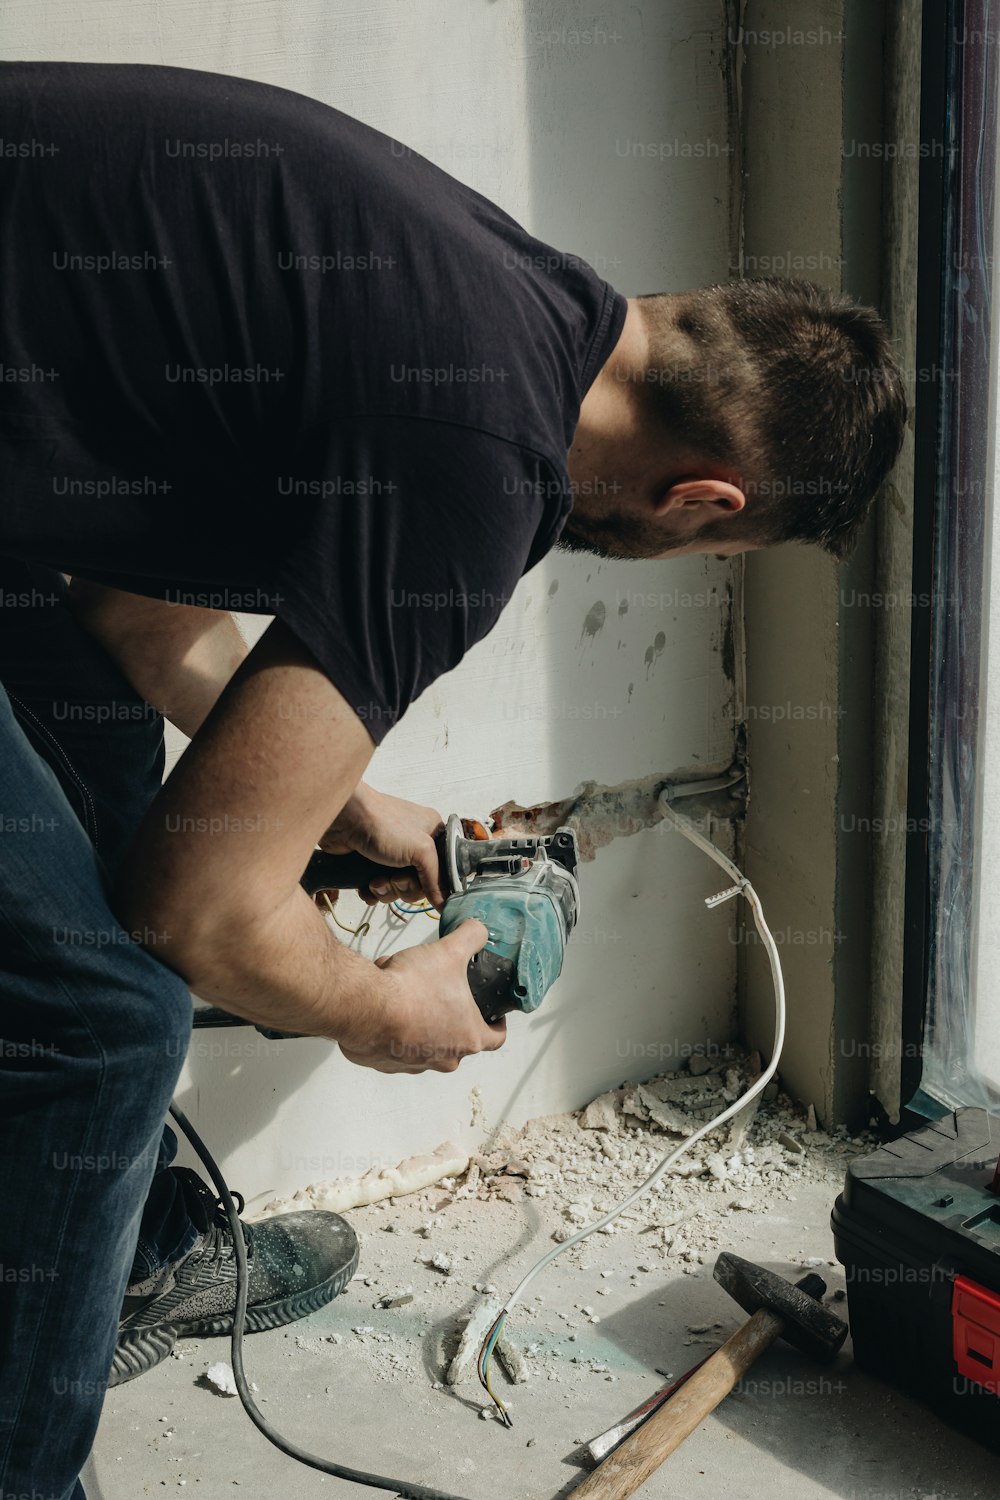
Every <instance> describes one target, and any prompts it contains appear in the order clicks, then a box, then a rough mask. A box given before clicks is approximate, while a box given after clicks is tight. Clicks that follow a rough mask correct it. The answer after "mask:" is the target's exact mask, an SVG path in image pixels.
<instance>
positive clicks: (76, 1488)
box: [0, 559, 197, 1500]
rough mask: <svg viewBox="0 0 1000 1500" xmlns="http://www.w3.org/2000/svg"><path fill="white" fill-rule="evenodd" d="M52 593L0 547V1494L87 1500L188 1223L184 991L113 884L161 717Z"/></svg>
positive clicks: (150, 787) (158, 758)
mask: <svg viewBox="0 0 1000 1500" xmlns="http://www.w3.org/2000/svg"><path fill="white" fill-rule="evenodd" d="M64 592H65V591H64V587H63V583H62V579H61V577H60V575H59V574H57V573H54V572H52V571H51V570H49V569H46V568H40V567H36V566H34V565H27V564H23V563H19V562H12V561H10V560H9V559H0V684H2V687H0V1500H8V1497H9V1496H11V1495H15V1496H18V1495H20V1494H22V1493H24V1494H27V1495H30V1496H31V1497H32V1500H84V1491H83V1487H82V1485H81V1484H80V1481H79V1473H80V1469H81V1468H82V1467H83V1464H84V1462H85V1461H86V1458H87V1455H88V1453H89V1451H90V1447H91V1444H92V1441H93V1437H94V1433H95V1432H96V1429H97V1424H98V1419H99V1417H100V1413H101V1407H102V1405H103V1401H104V1394H105V1390H106V1386H107V1377H108V1372H109V1371H110V1368H111V1361H112V1356H113V1353H114V1346H115V1337H116V1333H117V1325H118V1317H119V1313H120V1311H121V1304H122V1298H123V1296H124V1293H125V1288H126V1285H127V1284H128V1282H129V1281H130V1280H134V1279H137V1278H140V1277H142V1276H144V1275H147V1274H149V1272H150V1271H152V1270H153V1269H155V1268H156V1267H158V1266H160V1265H163V1264H166V1263H167V1262H169V1261H170V1260H173V1259H176V1258H177V1257H178V1256H179V1255H180V1254H183V1253H184V1251H185V1250H186V1249H188V1248H190V1246H191V1245H192V1244H193V1243H194V1241H195V1239H196V1237H197V1231H196V1230H195V1228H194V1226H193V1224H192V1223H191V1220H190V1217H189V1215H188V1212H187V1208H186V1206H185V1202H184V1198H183V1195H182V1194H181V1192H180V1189H179V1185H178V1183H177V1179H176V1178H175V1177H174V1175H173V1174H172V1173H171V1171H170V1170H169V1163H170V1161H171V1160H172V1159H173V1155H174V1151H175V1150H176V1144H177V1143H176V1138H175V1136H174V1135H173V1132H172V1131H170V1130H169V1129H168V1128H167V1127H165V1125H164V1116H165V1115H166V1111H167V1106H168V1104H169V1102H170V1099H171V1096H172V1094H173V1090H174V1086H175V1084H176V1082H177V1077H178V1075H179V1073H180V1070H181V1067H182V1065H183V1061H184V1057H185V1053H186V1050H187V1045H188V1040H189V1038H190V1033H191V997H190V994H189V992H188V989H187V986H186V985H185V984H184V983H183V981H182V980H181V979H180V978H179V977H178V976H177V975H176V974H175V973H173V972H172V971H171V970H170V969H168V968H167V967H166V966H165V965H163V964H161V963H159V962H158V961H157V959H156V958H154V957H152V956H151V954H150V953H149V952H147V951H146V948H145V947H142V946H140V944H139V942H138V941H136V940H134V936H135V935H130V934H128V933H126V932H125V931H124V930H123V929H122V927H121V925H120V924H119V923H118V922H117V921H116V920H115V917H114V916H113V914H112V912H111V911H110V909H109V907H108V904H107V891H108V880H109V876H110V874H111V872H112V871H113V870H114V867H115V863H116V860H117V859H118V857H119V856H120V855H121V853H122V852H123V850H124V848H125V846H126V844H127V842H128V840H129V838H130V836H131V834H132V832H133V830H134V828H135V826H136V825H137V823H138V821H139V820H140V818H141V817H142V816H143V813H144V812H145V810H146V808H147V806H148V805H149V802H150V801H151V799H152V798H153V796H155V794H156V791H157V788H158V787H159V785H160V779H161V776H162V769H163V742H162V730H163V725H162V720H161V719H160V717H159V715H157V714H155V713H154V712H153V711H152V710H150V709H149V708H148V706H147V705H145V704H144V703H143V702H142V700H141V699H139V698H138V697H137V695H136V694H135V693H134V692H133V691H132V689H131V688H130V687H129V685H128V684H127V683H126V682H125V680H124V678H123V677H122V676H121V674H120V673H119V672H118V669H117V668H116V667H115V665H114V663H113V662H111V660H110V659H109V658H108V657H107V655H106V654H105V653H104V652H103V651H101V650H100V648H99V647H98V646H97V645H96V643H95V642H94V641H93V640H92V639H91V638H90V637H89V636H87V635H85V634H84V632H82V631H81V630H80V629H79V628H78V627H77V625H76V623H75V621H74V620H73V618H72V616H71V615H70V614H69V612H68V610H67V609H66V606H65V602H64ZM140 936H141V937H142V941H143V942H146V943H149V942H150V940H151V941H152V946H153V949H154V951H155V935H153V936H152V939H151V938H150V935H149V934H142V935H140Z"/></svg>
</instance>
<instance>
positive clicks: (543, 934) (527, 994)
mask: <svg viewBox="0 0 1000 1500" xmlns="http://www.w3.org/2000/svg"><path fill="white" fill-rule="evenodd" d="M478 827H479V825H478V824H475V823H473V822H472V821H471V820H470V821H468V822H467V823H464V824H463V821H462V819H461V818H459V817H458V815H457V814H455V813H453V814H452V815H451V817H450V818H449V819H448V821H447V823H446V825H445V827H444V829H443V830H442V832H441V833H440V834H439V836H438V839H437V846H438V853H439V856H440V860H441V881H442V888H443V890H444V891H445V892H446V893H447V894H446V900H445V903H444V909H443V911H442V912H441V922H440V924H439V928H438V931H439V934H440V935H441V936H442V937H443V936H444V935H445V933H448V932H451V931H452V930H453V929H454V928H455V927H457V926H458V924H459V923H460V922H465V921H467V920H468V919H469V918H470V917H476V918H478V920H479V921H480V922H482V923H483V925H484V926H485V927H486V930H487V931H488V933H489V938H488V939H487V941H486V946H485V947H484V948H482V949H481V950H480V952H479V953H476V954H474V955H473V957H472V959H471V960H470V961H469V988H470V989H471V991H472V994H473V998H474V999H475V1002H476V1004H477V1005H478V1006H479V1009H480V1011H481V1012H482V1014H483V1018H484V1019H485V1020H486V1021H491V1022H492V1021H498V1020H499V1019H500V1017H501V1016H505V1015H507V1014H508V1013H509V1012H510V1011H514V1010H520V1011H524V1012H530V1011H534V1010H537V1009H538V1007H539V1005H541V1003H542V1000H543V999H544V997H545V995H546V994H547V992H548V991H549V989H551V987H552V985H553V984H554V983H555V981H556V980H557V979H558V978H559V975H560V973H561V972H562V966H563V958H564V956H565V953H566V944H567V942H568V941H569V935H570V933H571V932H572V931H573V928H574V927H575V926H576V923H577V919H578V917H579V913H580V888H579V885H578V883H577V878H576V866H577V845H576V834H575V833H574V832H573V830H572V829H571V828H557V829H556V831H555V833H551V834H521V835H516V836H511V837H508V836H507V835H504V834H501V835H498V836H497V837H496V838H492V837H490V836H489V835H486V836H485V837H483V836H482V835H480V836H479V837H469V836H468V835H467V833H466V829H472V828H478ZM402 873H404V872H403V871H401V870H398V869H391V868H388V867H387V866H385V865H379V864H375V863H374V861H372V860H370V859H366V858H365V857H364V855H361V854H327V853H325V852H324V851H323V850H321V849H318V850H317V851H316V853H315V854H314V855H313V856H312V858H311V859H310V861H309V864H308V865H307V866H306V871H305V874H304V875H303V877H302V885H303V886H304V888H305V889H306V891H308V893H309V895H310V896H315V895H316V894H317V893H318V892H319V891H323V890H338V891H339V890H362V889H363V888H364V887H365V886H368V885H370V883H371V882H372V881H377V880H380V879H381V880H391V879H392V878H393V876H396V877H398V876H399V875H400V874H402ZM405 873H407V874H409V875H414V876H415V874H416V872H415V871H414V870H413V869H412V868H410V869H408V870H407V871H406V872H405ZM247 1024H248V1023H247V1022H245V1021H244V1020H242V1018H240V1017H238V1016H234V1015H231V1014H229V1012H227V1011H223V1010H220V1009H219V1008H218V1007H217V1006H214V1005H213V1006H204V1007H201V1008H199V1009H196V1010H195V1013H194V1025H195V1026H196V1027H197V1026H243V1025H247ZM257 1030H258V1031H260V1032H262V1033H263V1035H264V1036H269V1037H283V1036H288V1035H294V1033H289V1032H279V1031H273V1030H271V1029H270V1028H268V1027H264V1026H258V1028H257Z"/></svg>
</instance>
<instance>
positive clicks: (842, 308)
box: [638, 276, 907, 561]
mask: <svg viewBox="0 0 1000 1500" xmlns="http://www.w3.org/2000/svg"><path fill="white" fill-rule="evenodd" d="M638 302H639V306H640V310H641V312H642V314H643V319H644V322H645V325H646V328H647V331H648V334H649V347H650V359H649V363H648V366H647V368H646V370H645V372H643V375H642V378H641V385H642V389H643V392H644V400H645V403H646V407H647V411H648V412H649V413H650V414H651V416H652V417H653V418H654V420H655V421H657V422H658V423H660V424H662V425H663V427H664V428H665V429H666V430H667V431H669V432H670V433H671V435H672V436H673V437H675V438H680V439H683V441H684V444H685V446H687V447H690V448H691V449H692V450H693V451H696V452H697V453H699V454H701V455H703V456H704V457H706V458H708V459H710V460H713V461H715V462H716V463H719V464H722V465H725V466H726V467H728V468H732V469H733V470H735V471H736V472H737V473H739V474H740V475H741V476H742V479H743V486H744V491H745V493H746V495H747V506H746V508H745V510H744V511H743V512H742V513H741V515H740V516H739V517H729V518H727V519H726V520H725V521H721V522H713V523H710V525H709V527H708V528H706V530H705V531H703V532H702V533H701V535H702V536H703V537H704V538H706V539H708V540H713V539H715V533H716V531H718V538H719V539H721V538H722V537H723V536H726V537H732V536H734V535H735V534H736V531H737V530H738V531H739V532H740V534H741V535H742V536H744V537H746V538H747V539H748V540H752V541H754V542H755V543H757V544H760V545H771V544H774V543H776V542H792V541H797V542H815V543H818V544H819V545H820V546H821V547H823V548H824V549H825V550H826V551H827V552H829V553H832V555H833V556H834V557H836V558H839V559H840V560H841V561H843V560H844V559H846V558H847V557H848V556H849V555H850V553H851V551H852V550H853V548H854V546H855V544H856V542H857V539H858V534H859V532H860V530H861V527H862V525H863V523H864V520H865V517H866V516H867V514H868V511H869V509H870V507H871V504H872V501H873V500H874V498H875V495H876V493H877V492H878V489H879V487H880V486H881V484H882V482H883V480H884V479H885V477H886V475H887V474H888V472H889V470H890V469H891V468H892V466H893V464H894V463H895V461H896V457H897V455H898V453H899V449H900V446H901V444H902V441H903V430H904V427H905V424H906V416H907V409H906V396H905V392H904V386H903V376H902V372H901V370H900V367H899V364H898V361H897V360H896V357H895V355H894V353H893V351H892V348H891V345H890V343H889V338H888V334H887V331H886V328H885V325H884V324H883V322H882V320H881V319H880V318H879V316H878V314H877V313H876V312H874V311H873V310H872V309H871V308H869V307H862V306H859V304H857V303H856V302H852V301H851V300H850V298H848V297H845V296H839V295H837V294H836V293H834V292H830V291H828V290H826V289H825V288H824V287H820V286H816V285H814V284H813V283H812V282H809V281H794V280H785V279H783V278H781V277H777V276H762V277H753V278H748V279H746V280H743V281H731V282H726V283H723V284H721V285H717V286H707V287H699V288H697V289H696V290H694V291H690V292H681V293H673V294H660V295H655V294H647V295H645V296H642V297H640V298H638Z"/></svg>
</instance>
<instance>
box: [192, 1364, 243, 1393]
mask: <svg viewBox="0 0 1000 1500" xmlns="http://www.w3.org/2000/svg"><path fill="white" fill-rule="evenodd" d="M199 1380H203V1381H204V1382H205V1384H206V1385H209V1386H211V1388H212V1390H213V1391H216V1392H217V1393H218V1395H220V1396H238V1395H239V1392H238V1391H237V1389H236V1377H235V1375H234V1374H233V1369H232V1365H227V1364H225V1363H224V1362H223V1361H222V1360H220V1361H219V1363H218V1364H215V1365H209V1367H208V1369H207V1370H206V1371H205V1373H204V1375H202V1376H199Z"/></svg>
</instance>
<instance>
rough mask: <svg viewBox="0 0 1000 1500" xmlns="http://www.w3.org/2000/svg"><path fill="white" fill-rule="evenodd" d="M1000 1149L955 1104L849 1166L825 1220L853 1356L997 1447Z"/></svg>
mask: <svg viewBox="0 0 1000 1500" xmlns="http://www.w3.org/2000/svg"><path fill="white" fill-rule="evenodd" d="M998 1156H1000V1118H998V1117H997V1116H996V1115H991V1114H988V1113H987V1112H986V1110H983V1109H960V1110H956V1111H955V1112H954V1113H953V1114H949V1115H946V1116H945V1117H944V1118H943V1119H941V1120H936V1121H935V1122H934V1123H933V1124H930V1125H926V1126H924V1127H922V1128H921V1129H920V1130H916V1131H913V1132H912V1133H911V1134H909V1135H904V1136H900V1137H899V1139H898V1140H895V1141H890V1142H889V1143H888V1144H887V1145H885V1146H882V1147H880V1148H879V1150H878V1151H875V1152H873V1154H872V1155H871V1156H862V1157H858V1158H857V1160H856V1161H853V1162H851V1164H850V1167H849V1168H848V1172H847V1181H846V1182H845V1184H844V1191H843V1193H842V1194H841V1195H840V1197H839V1198H838V1199H837V1202H836V1204H835V1206H834V1209H833V1215H832V1223H833V1233H834V1242H835V1245H836V1250H837V1258H838V1260H840V1261H841V1262H842V1263H843V1265H844V1269H845V1273H846V1277H847V1297H848V1309H849V1313H850V1321H851V1337H852V1339H853V1342H854V1358H855V1360H856V1361H857V1363H858V1364H859V1365H861V1366H862V1368H863V1369H866V1370H870V1371H871V1372H872V1373H873V1374H876V1375H879V1376H881V1377H882V1378H883V1379H884V1380H888V1381H890V1382H891V1383H892V1384H894V1385H897V1386H899V1387H901V1388H902V1389H904V1390H906V1391H908V1392H910V1393H911V1394H912V1395H915V1396H918V1397H919V1398H920V1399H921V1400H924V1401H926V1402H928V1403H929V1404H930V1405H932V1406H933V1407H934V1408H935V1410H936V1411H937V1412H938V1413H939V1414H940V1415H941V1416H942V1417H944V1418H945V1419H946V1420H947V1421H949V1422H952V1423H953V1424H954V1425H956V1426H958V1427H961V1428H962V1429H963V1430H964V1431H966V1432H968V1433H970V1434H971V1435H973V1436H975V1437H978V1438H979V1439H980V1440H981V1441H983V1442H985V1443H988V1444H989V1445H990V1446H991V1447H992V1448H995V1449H997V1451H1000V1192H998V1188H1000V1178H998V1176H997V1160H998Z"/></svg>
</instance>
